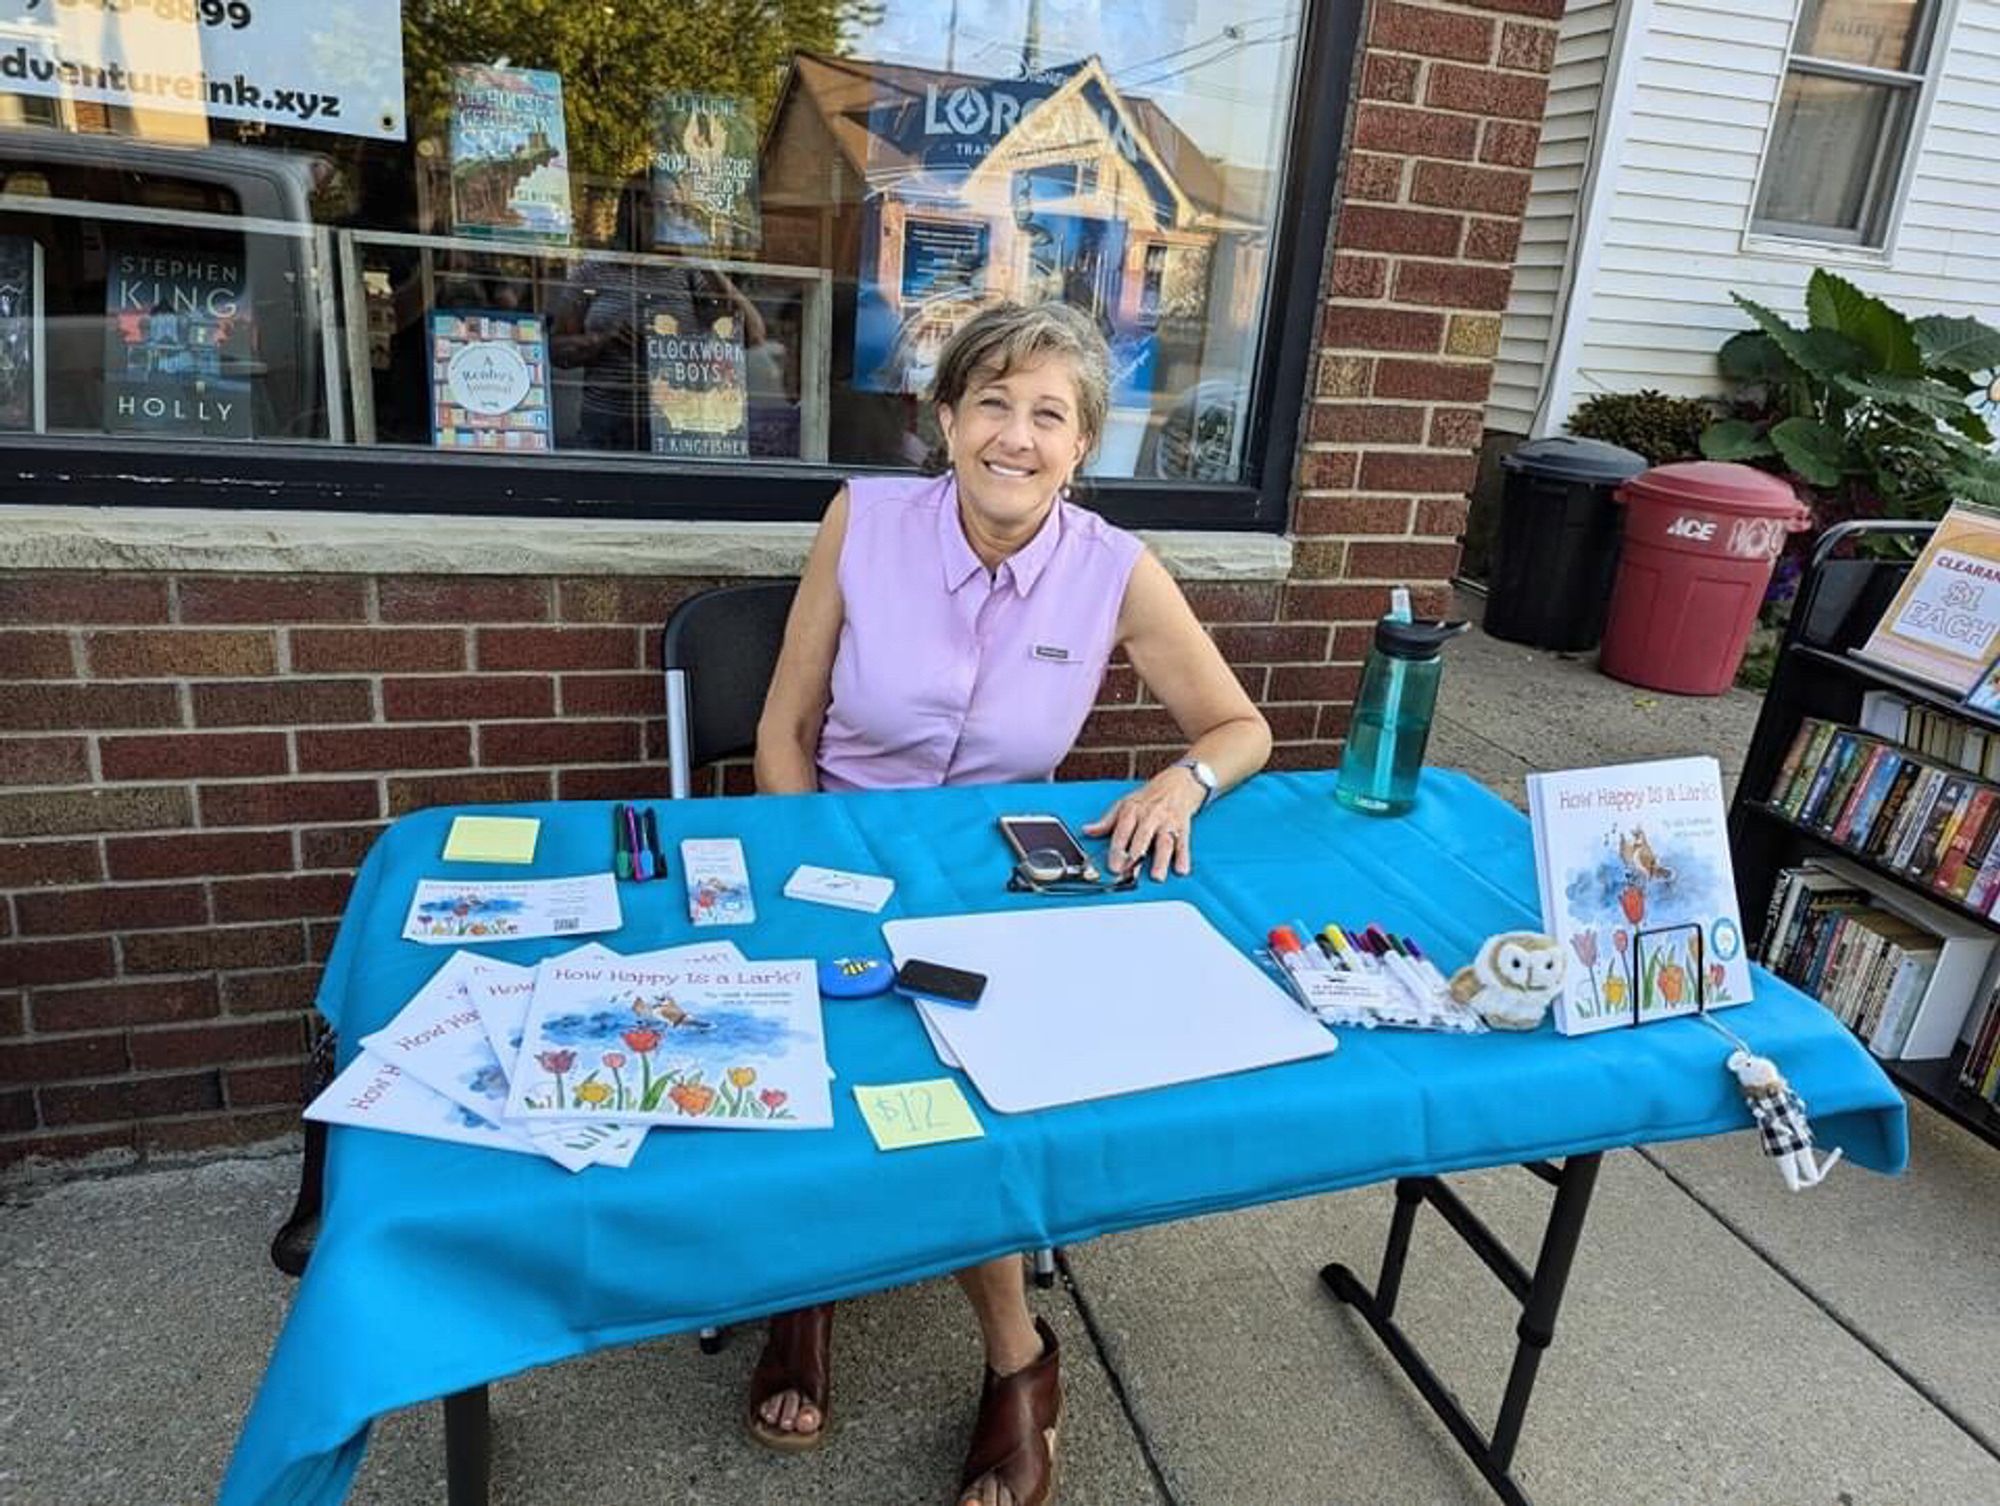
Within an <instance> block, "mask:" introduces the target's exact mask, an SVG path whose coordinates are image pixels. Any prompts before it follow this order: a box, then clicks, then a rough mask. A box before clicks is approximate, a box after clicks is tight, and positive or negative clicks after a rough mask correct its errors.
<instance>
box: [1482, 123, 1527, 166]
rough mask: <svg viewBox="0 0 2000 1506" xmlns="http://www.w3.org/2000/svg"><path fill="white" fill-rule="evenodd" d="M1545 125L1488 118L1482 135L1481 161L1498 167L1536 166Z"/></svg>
mask: <svg viewBox="0 0 2000 1506" xmlns="http://www.w3.org/2000/svg"><path fill="white" fill-rule="evenodd" d="M1541 145H1542V128H1541V126H1540V125H1539V124H1537V125H1522V124H1521V123H1520V122H1518V121H1512V120H1489V121H1487V122H1486V125H1485V128H1484V129H1483V130H1482V131H1481V132H1480V136H1479V160H1480V161H1481V162H1491V163H1493V164H1494V165H1496V166H1498V167H1533V166H1534V165H1535V153H1536V152H1537V151H1539V150H1540V149H1541Z"/></svg>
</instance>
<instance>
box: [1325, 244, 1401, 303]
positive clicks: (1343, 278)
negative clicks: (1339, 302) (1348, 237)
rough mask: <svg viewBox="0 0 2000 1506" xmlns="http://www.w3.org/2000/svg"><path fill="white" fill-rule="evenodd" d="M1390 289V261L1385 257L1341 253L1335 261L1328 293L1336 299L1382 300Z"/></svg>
mask: <svg viewBox="0 0 2000 1506" xmlns="http://www.w3.org/2000/svg"><path fill="white" fill-rule="evenodd" d="M1388 287H1389V261H1388V258H1387V257H1383V256H1356V255H1354V254H1352V253H1351V252H1345V251H1343V252H1341V253H1340V254H1339V255H1337V256H1335V257H1334V259H1333V275H1332V276H1331V277H1330V278H1328V280H1327V293H1328V295H1329V296H1331V297H1334V298H1380V297H1381V296H1382V294H1383V293H1384V292H1386V291H1387V290H1388Z"/></svg>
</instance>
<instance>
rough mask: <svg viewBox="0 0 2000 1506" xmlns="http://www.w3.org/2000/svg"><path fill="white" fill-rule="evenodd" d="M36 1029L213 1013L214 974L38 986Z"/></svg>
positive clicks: (116, 1026)
mask: <svg viewBox="0 0 2000 1506" xmlns="http://www.w3.org/2000/svg"><path fill="white" fill-rule="evenodd" d="M33 1007H34V1016H35V1029H36V1030H37V1031H39V1032H41V1033H43V1034H45V1035H46V1034H59V1033H61V1032H63V1031H68V1030H121V1029H124V1028H125V1027H127V1026H130V1025H177V1024H185V1023H186V1022H187V1021H189V1020H206V1019H212V1018H214V1016H215V1014H216V988H215V979H213V978H149V979H147V980H146V981H145V982H143V983H93V984H91V985H90V986H89V987H87V988H38V989H36V990H35V996H34V1000H33Z"/></svg>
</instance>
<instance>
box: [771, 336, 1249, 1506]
mask: <svg viewBox="0 0 2000 1506" xmlns="http://www.w3.org/2000/svg"><path fill="white" fill-rule="evenodd" d="M1109 360H1110V358H1109V353H1108V352H1107V351H1106V349H1105V345H1104V340H1103V338H1102V336H1100V335H1099V334H1098V332H1097V330H1096V329H1095V327H1094V326H1093V325H1092V324H1091V322H1090V321H1089V319H1088V318H1087V317H1085V316H1084V315H1083V314H1081V313H1079V312H1078V311H1076V310H1074V309H1071V308H1068V307H1066V306H1064V305H1061V304H1043V305H1040V306H1038V307H1035V308H1020V307H1014V306H1002V307H999V308H995V309H990V310H988V311H986V312H985V313H982V314H980V315H978V316H977V317H975V318H974V319H972V320H971V321H970V322H969V323H967V324H966V325H965V327H964V328H963V329H961V330H960V331H959V332H958V334H956V335H955V336H954V337H953V338H952V340H951V341H950V343H949V344H948V345H947V346H946V347H945V349H944V351H943V352H942V353H941V355H940V357H939V360H938V366H937V374H936V378H935V380H934V383H933V386H932V394H931V397H932V401H933V402H934V403H935V405H936V409H937V419H938V424H939V427H940V429H941V430H942V432H943V435H944V449H945V453H946V456H947V458H948V459H949V462H950V468H949V469H948V470H947V471H946V472H945V474H944V475H942V476H939V477H936V478H877V477H868V478H857V479H855V480H853V481H850V482H849V483H848V484H847V485H846V486H844V487H842V488H841V490H840V492H839V493H838V495H836V496H835V497H834V499H833V503H832V505H831V506H829V507H828V508H827V511H826V518H825V520H824V521H823V522H822V523H821V525H820V529H819V534H818V536H817V537H816V538H815V540H814V542H813V546H812V551H811V553H810V554H809V555H808V557H807V560H806V567H805V573H804V576H803V578H802V579H801V580H800V582H799V593H798V598H797V600H796V601H795V603H794V604H793V607H792V614H791V620H790V621H789V623H788V624H787V626H786V630H785V642H784V647H783V650H782V651H781V652H780V654H779V656H778V664H777V669H776V671H775V673H774V675H773V677H772V681H771V689H770V694H769V697H768V699H767V700H766V702H765V705H764V713H763V717H762V720H761V721H760V722H759V724H758V729H757V765H756V766H757V786H758V788H759V789H760V790H765V791H774V792H783V793H797V792H801V791H809V790H822V789H831V790H851V789H880V788H898V787H910V786H922V785H937V784H977V783H996V782H1001V781H1025V780H1036V779H1046V778H1047V777H1049V775H1050V774H1051V773H1052V772H1053V770H1054V769H1055V767H1056V765H1057V764H1058V763H1060V762H1061V761H1062V759H1063V758H1064V756H1065V755H1066V754H1067V753H1068V752H1069V750H1070V745H1071V744H1072V743H1073V742H1074V741H1075V738H1076V735H1077V732H1078V731H1079V730H1080V729H1081V727H1082V726H1083V720H1084V717H1085V716H1086V715H1087V714H1088V713H1089V711H1090V708H1091V705H1092V703H1093V702H1094V701H1095V700H1096V698H1097V691H1098V686H1099V683H1100V682H1101V680H1102V679H1103V676H1104V670H1105V666H1106V664H1107V663H1108V662H1109V661H1110V658H1111V655H1112V653H1113V651H1114V650H1121V649H1122V650H1123V651H1124V653H1125V656H1126V657H1127V658H1128V659H1129V660H1130V661H1131V663H1132V666H1133V668H1134V669H1135V670H1136V671H1137V672H1138V675H1139V678H1140V680H1141V681H1143V682H1144V683H1145V685H1146V688H1147V689H1148V690H1149V691H1151V692H1152V693H1153V695H1154V696H1155V697H1157V698H1158V700H1159V701H1160V703H1161V704H1162V705H1163V706H1165V707H1166V709H1167V711H1168V712H1169V714H1171V715H1172V717H1173V719H1174V721H1175V722H1176V723H1177V724H1178V726H1179V727H1180V729H1181V732H1182V734H1183V735H1184V736H1185V737H1186V738H1187V740H1188V750H1187V754H1186V756H1185V757H1183V758H1180V759H1178V760H1176V761H1174V762H1171V763H1170V764H1169V765H1168V766H1167V767H1165V768H1163V769H1161V770H1160V771H1159V772H1158V773H1156V774H1154V775H1153V777H1152V778H1151V779H1149V780H1147V781H1146V783H1145V784H1143V785H1141V786H1140V787H1139V788H1138V789H1136V790H1134V791H1133V792H1131V793H1130V794H1127V795H1124V796H1122V797H1121V798H1120V799H1118V800H1117V801H1116V802H1115V803H1114V804H1113V805H1112V806H1111V808H1110V809H1109V810H1108V811H1106V812H1105V813H1104V814H1103V815H1102V816H1100V817H1099V818H1098V819H1097V820H1096V821H1094V822H1092V823H1091V824H1090V825H1088V826H1086V827H1085V828H1084V830H1085V832H1086V833H1088V834H1089V835H1092V836H1103V835H1106V834H1108V835H1109V837H1110V850H1109V853H1108V854H1107V856H1108V861H1109V863H1110V865H1111V867H1112V868H1113V870H1114V871H1118V872H1123V871H1125V870H1127V869H1129V868H1132V867H1134V866H1136V865H1139V864H1145V863H1149V864H1150V866H1151V872H1152V876H1153V877H1154V878H1155V879H1164V878H1165V877H1166V876H1167V874H1168V872H1169V871H1173V872H1177V873H1183V874H1185V873H1187V872H1189V871H1190V866H1191V863H1192V859H1193V849H1192V845H1191V841H1190V830H1191V826H1192V823H1193V820H1194V817H1195V815H1196V814H1197V813H1198V812H1199V811H1200V810H1201V809H1202V807H1203V806H1204V805H1206V804H1207V803H1208V801H1209V800H1210V799H1211V798H1212V797H1213V796H1214V795H1215V794H1217V793H1220V792H1221V791H1223V790H1227V789H1228V788H1229V787H1230V786H1232V785H1235V784H1237V783H1239V782H1240V781H1242V780H1244V779H1246V778H1248V777H1249V776H1250V775H1251V774H1254V773H1255V772H1256V771H1257V770H1258V769H1260V768H1261V767H1263V764H1264V760H1265V759H1266V758H1267V757H1269V755H1270V749H1271V733H1270V728H1269V727H1268V726H1267V725H1266V724H1265V721H1264V718H1263V716H1262V715H1261V714H1260V713H1259V712H1258V710H1257V708H1256V707H1255V706H1254V705H1252V704H1251V701H1250V698H1249V697H1248V696H1247V695H1246V694H1245V693H1244V691H1243V688H1242V686H1241V685H1240V684H1239V683H1238V682H1237V680H1236V677H1235V676H1234V675H1233V674H1231V673H1230V671H1229V667H1228V666H1227V665H1226V664H1225V663H1224V662H1223V660H1222V656H1221V654H1219V653H1218V652H1217V651H1216V648H1215V645H1214V644H1213V643H1212V642H1210V640H1209V638H1208V635H1207V634H1206V633H1205V632H1203V631H1202V628H1201V624H1200V623H1199V622H1198V621H1197V620H1196V619H1195V615H1194V613H1193V612H1192V611H1191V610H1190V609H1189V607H1188V604H1187V601H1186V599H1185V598H1184V597H1183V596H1182V595H1181V592H1180V588H1179V587H1178V586H1176V585H1175V584H1174V582H1173V578H1172V577H1171V576H1169V575H1168V574H1167V572H1166V569H1165V567H1164V566H1162V565H1161V564H1160V562H1159V561H1158V560H1157V559H1155V558H1154V557H1153V556H1152V555H1151V554H1149V553H1147V552H1146V550H1145V547H1144V546H1143V545H1142V544H1140V542H1139V541H1138V540H1137V539H1136V538H1134V537H1133V536H1132V535H1131V534H1129V533H1126V532H1124V531H1123V530H1121V529H1117V528H1113V527H1112V526H1110V525H1109V524H1107V523H1105V522H1104V521H1103V520H1102V519H1100V518H1098V517H1097V516H1096V515H1095V514H1092V513H1089V512H1086V511H1084V510H1083V509H1081V508H1079V507H1077V506H1076V505H1075V504H1073V503H1072V502H1070V501H1069V500H1068V496H1069V485H1070V481H1071V479H1072V478H1073V477H1074V476H1075V475H1076V473H1077V470H1078V468H1079V467H1080V466H1081V465H1082V464H1083V462H1084V459H1085V458H1086V457H1087V456H1088V455H1089V454H1090V451H1091V448H1092V446H1093V445H1094V444H1095V443H1096V442H1097V439H1098V436H1099V435H1100V434H1101V433H1102V432H1103V428H1104V420H1105V413H1106V410H1107V408H1108V405H1109V400H1110V394H1109V383H1110V378H1109ZM958 1281H959V1285H960V1286H961V1287H962V1288H963V1289H964V1291H965V1294H966V1296H967V1297H968V1298H969V1299H970V1301H971V1303H972V1307H973V1310H974V1312H975V1313H976V1314H977V1316H978V1319H979V1327H980V1332H981V1335H982V1337H983V1339H984V1341H985V1348H986V1363H987V1375H986V1380H985V1386H984V1389H983V1391H982V1393H981V1398H980V1411H979V1421H978V1424H977V1426H976V1428H975V1430H974V1434H973V1442H972V1448H971V1451H970V1453H969V1455H968V1457H967V1460H966V1465H965V1471H964V1476H963V1478H962V1479H961V1481H960V1499H961V1501H963V1502H967V1503H973V1506H1042V1503H1043V1502H1045V1501H1046V1500H1047V1499H1048V1495H1049V1486H1050V1478H1051V1475H1052V1473H1053V1466H1054V1462H1055V1441H1056V1430H1057V1427H1058V1425H1059V1422H1060V1417H1061V1409H1062V1393H1061V1384H1060V1381H1059V1379H1058V1374H1057V1365H1058V1357H1057V1351H1056V1340H1055V1335H1054V1334H1053V1333H1052V1332H1050V1330H1049V1328H1048V1326H1047V1325H1046V1324H1045V1323H1042V1322H1040V1321H1039V1320H1037V1319H1036V1318H1034V1316H1033V1315H1032V1314H1031V1313H1030V1312H1029V1310H1028V1303H1027V1293H1026V1290H1025V1287H1024V1284H1023V1281H1022V1270H1021V1262H1020V1260H1019V1258H1018V1257H1007V1258H1004V1259H1000V1260H993V1261H988V1262H987V1263H986V1264H984V1265H979V1266H975V1267H973V1268H971V1269H970V1270H965V1271H961V1272H959V1275H958ZM832 1322H833V1310H832V1307H831V1306H830V1305H826V1306H821V1307H817V1308H810V1309H806V1310H804V1311H801V1312H796V1313H787V1314H784V1315H782V1316H780V1317H778V1318H776V1319H774V1320H773V1321H772V1323H771V1332H770V1337H769V1340H768V1342H767V1343H766V1345H765V1349H764V1355H763V1358H762V1359H761V1360H760V1361H759V1362H758V1366H757V1372H756V1375H755V1377H754V1378H753V1380H752V1383H751V1396H750V1413H749V1423H750V1430H751V1432H752V1434H753V1436H755V1437H756V1438H757V1439H758V1440H759V1441H760V1442H763V1443H766V1444H768V1445H770V1446H771V1447H773V1448H781V1449H797V1448H808V1447H811V1446H813V1445H815V1444H817V1443H818V1442H819V1441H820V1440H821V1437H822V1436H823V1434H824V1431H825V1429H826V1426H827V1423H828V1420H829V1414H828V1410H827V1402H828V1390H829V1387H828V1379H829V1373H828V1360H829V1349H830V1342H831V1334H832Z"/></svg>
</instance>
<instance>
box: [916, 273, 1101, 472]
mask: <svg viewBox="0 0 2000 1506" xmlns="http://www.w3.org/2000/svg"><path fill="white" fill-rule="evenodd" d="M1050 356H1061V357H1063V358H1064V359H1065V360H1067V361H1068V362H1069V363H1070V366H1071V367H1072V368H1073V369H1074V370H1075V372H1076V417H1077V427H1078V428H1080V429H1082V430H1083V437H1084V442H1085V443H1086V444H1087V445H1088V446H1089V447H1090V448H1091V449H1095V448H1096V447H1097V441H1098V440H1099V439H1100V438H1101V437H1102V436H1103V434H1104V422H1105V419H1106V417H1107V416H1108V415H1109V414H1110V411H1111V350H1110V347H1109V346H1107V345H1106V344H1105V343H1104V336H1103V335H1102V334H1101V333H1099V332H1098V328H1097V326H1096V325H1095V324H1094V323H1092V322H1091V319H1090V316H1089V315H1088V314H1086V313H1084V312H1083V310H1081V309H1077V308H1072V307H1071V306H1070V305H1068V304H1066V303H1037V304H1033V305H1026V304H1019V303H1001V304H996V305H995V306H994V307H992V308H990V309H986V310H984V311H982V312H981V313H979V314H976V315H974V316H973V317H972V319H971V320H969V321H968V322H967V323H966V324H965V325H964V326H963V327H962V328H961V329H960V330H959V331H958V333H957V334H955V335H953V336H952V337H951V338H950V339H949V340H947V341H946V342H945V347H944V349H943V351H941V352H940V353H939V355H938V363H937V372H936V374H935V375H934V376H933V377H932V378H931V390H930V400H931V401H932V402H933V403H938V404H941V405H942V406H944V407H947V408H952V409H956V408H957V407H958V405H959V403H960V402H961V401H962V400H963V399H964V397H965V394H966V391H967V389H969V388H970V387H971V386H972V384H973V381H974V380H975V379H976V378H978V377H980V376H981V375H982V374H985V373H989V372H990V373H991V376H990V377H989V378H988V379H989V380H991V379H993V378H998V377H1003V376H1005V375H1007V373H1008V372H1010V371H1017V370H1019V369H1020V368H1021V367H1023V366H1032V365H1034V364H1035V363H1036V362H1038V361H1042V360H1044V359H1046V358H1048V357H1050Z"/></svg>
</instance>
